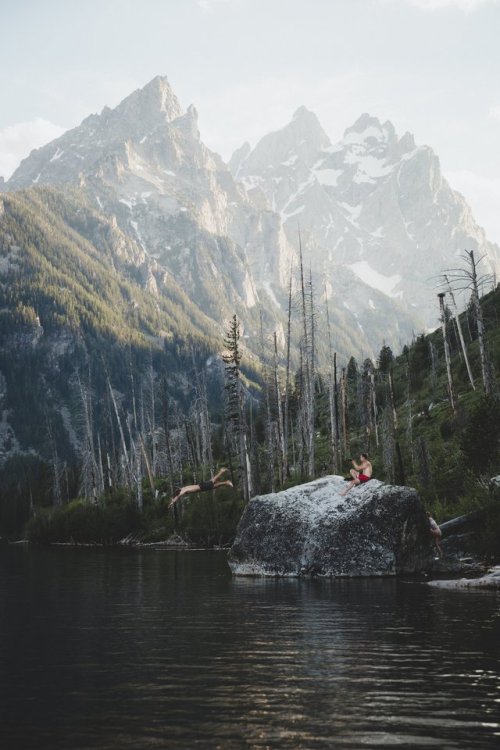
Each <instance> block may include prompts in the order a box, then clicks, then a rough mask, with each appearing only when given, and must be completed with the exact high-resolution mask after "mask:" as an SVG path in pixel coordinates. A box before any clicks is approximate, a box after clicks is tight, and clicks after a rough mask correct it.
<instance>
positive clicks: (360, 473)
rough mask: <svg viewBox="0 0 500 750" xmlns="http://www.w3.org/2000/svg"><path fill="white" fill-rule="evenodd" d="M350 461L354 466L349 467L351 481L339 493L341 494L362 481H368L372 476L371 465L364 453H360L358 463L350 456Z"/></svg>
mask: <svg viewBox="0 0 500 750" xmlns="http://www.w3.org/2000/svg"><path fill="white" fill-rule="evenodd" d="M351 463H352V465H353V466H354V469H351V477H352V481H351V482H350V484H349V485H348V486H347V487H346V489H345V490H344V492H341V493H340V494H341V495H347V493H348V492H349V490H352V488H353V487H355V486H356V485H358V484H363V482H368V481H369V480H370V479H371V478H372V474H373V466H372V465H371V463H370V461H369V460H368V456H367V455H366V453H362V454H361V455H360V457H359V464H357V463H356V461H355V460H354V459H353V458H351Z"/></svg>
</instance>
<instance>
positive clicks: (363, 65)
mask: <svg viewBox="0 0 500 750" xmlns="http://www.w3.org/2000/svg"><path fill="white" fill-rule="evenodd" d="M0 19H1V20H0V92H1V95H0V175H2V174H3V175H4V176H5V177H8V176H9V175H10V174H11V172H12V171H13V170H14V169H15V167H16V166H17V164H18V163H19V161H20V160H21V159H22V158H23V157H24V156H26V155H27V154H28V153H29V151H30V150H31V148H34V147H36V146H40V145H42V144H44V143H46V142H48V141H49V140H52V139H53V138H54V137H56V136H57V135H59V134H60V133H62V132H63V130H65V129H67V128H69V127H73V126H74V125H77V124H78V123H79V122H80V121H81V120H82V119H83V118H84V117H86V116H87V115H88V114H90V113H92V112H100V111H101V109H102V108H103V107H104V106H105V105H109V106H115V105H116V104H118V102H119V101H120V100H121V99H123V98H124V97H125V96H126V95H127V94H129V93H130V92H131V91H133V90H134V89H136V88H138V87H139V86H143V85H144V84H146V83H147V82H148V81H149V80H150V79H151V78H153V77H154V76H155V75H158V74H161V75H167V76H168V78H169V81H170V83H171V85H172V87H173V89H174V91H175V92H176V94H177V96H178V97H179V99H180V101H181V104H182V105H183V106H184V107H187V105H189V104H190V103H194V104H195V106H196V108H197V109H198V112H199V116H200V130H201V134H202V138H203V139H204V141H205V142H206V143H207V145H208V146H209V147H210V148H212V149H214V150H215V151H218V152H219V153H220V154H221V155H222V156H223V157H224V158H229V156H230V155H231V153H232V151H233V150H234V149H235V148H237V147H238V146H239V145H241V143H243V142H244V141H246V140H248V141H250V143H251V144H252V145H253V144H255V142H256V141H257V140H258V138H260V137H261V136H262V135H264V134H265V133H267V132H269V131H270V130H274V129H277V128H279V127H282V126H283V125H285V124H286V123H287V122H288V121H289V120H290V118H291V116H292V115H293V112H294V111H295V110H296V109H297V108H298V107H299V106H300V105H302V104H305V105H306V106H307V107H308V108H310V109H312V110H313V111H314V112H315V113H316V114H317V115H318V117H319V119H320V121H321V123H322V125H323V127H324V129H325V130H326V132H327V133H328V135H329V136H330V138H331V139H332V140H333V141H335V140H337V139H338V138H340V137H341V135H342V133H343V131H344V130H345V129H346V128H347V127H349V126H350V125H351V124H352V123H353V122H354V120H356V119H357V118H358V117H359V115H360V114H362V113H363V112H369V113H370V114H372V115H375V116H377V117H379V118H380V119H381V120H386V119H389V120H391V121H392V122H393V124H394V125H395V127H396V130H397V132H398V133H399V134H400V135H402V134H403V133H404V132H405V131H406V130H409V131H410V132H412V133H414V135H415V138H416V141H417V143H419V144H424V143H426V144H428V145H430V146H432V148H433V149H434V150H435V151H436V153H437V154H438V156H439V157H440V159H441V165H442V169H443V172H444V174H445V176H446V177H447V178H448V180H449V182H450V183H451V185H452V187H454V188H456V189H458V190H460V191H461V192H462V193H463V194H464V195H465V197H466V198H467V200H468V201H469V203H470V205H471V206H472V209H473V211H474V214H475V217H476V219H477V220H478V221H479V223H480V224H481V225H482V226H484V227H485V229H486V231H487V235H488V237H489V238H490V239H492V240H494V241H496V242H498V243H499V244H500V45H499V42H498V40H499V38H500V0H85V2H83V0H0Z"/></svg>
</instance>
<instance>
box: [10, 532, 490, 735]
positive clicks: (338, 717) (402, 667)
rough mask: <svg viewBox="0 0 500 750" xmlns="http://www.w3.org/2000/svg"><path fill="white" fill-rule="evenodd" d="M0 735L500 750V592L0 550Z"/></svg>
mask: <svg viewBox="0 0 500 750" xmlns="http://www.w3.org/2000/svg"><path fill="white" fill-rule="evenodd" d="M0 602H1V604H0V606H1V609H0V685H1V695H0V747H1V748H2V750H21V749H22V750H24V749H25V748H26V749H27V750H28V749H29V748H33V749H34V750H40V749H41V750H45V748H47V750H49V749H50V750H57V749H58V748H64V750H79V749H80V748H81V749H82V750H83V748H99V749H100V750H105V749H106V748H124V749H127V748H137V749H138V750H139V749H144V750H149V749H150V748H293V749H294V750H295V749H297V748H384V747H388V748H393V747H398V748H401V747H403V748H464V750H471V748H490V747H491V748H493V747H497V748H498V747H500V596H498V595H497V594H495V593H485V592H482V593H478V594H473V593H470V592H467V593H459V592H453V591H438V590H435V589H431V588H430V587H426V586H425V585H420V584H416V583H404V582H402V581H394V580H376V579H375V580H354V581H337V582H331V581H323V580H320V581H296V580H262V579H232V578H231V575H230V572H229V569H228V567H227V565H226V559H225V553H224V552H205V551H202V552H194V551H193V552H170V551H164V550H162V551H155V550H147V551H135V550H126V549H124V550H121V549H111V550H104V549H68V548H51V549H31V548H23V547H3V548H1V549H0Z"/></svg>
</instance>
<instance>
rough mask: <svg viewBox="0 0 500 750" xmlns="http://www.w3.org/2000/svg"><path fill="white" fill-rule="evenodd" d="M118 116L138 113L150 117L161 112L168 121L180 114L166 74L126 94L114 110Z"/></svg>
mask: <svg viewBox="0 0 500 750" xmlns="http://www.w3.org/2000/svg"><path fill="white" fill-rule="evenodd" d="M114 111H115V112H116V114H117V115H119V116H128V115H130V114H132V115H134V114H139V113H140V115H141V117H144V116H145V115H146V116H147V117H151V116H154V115H159V114H160V113H162V114H163V119H166V120H167V121H168V122H170V121H172V120H175V119H176V118H177V117H180V115H181V114H182V109H181V106H180V104H179V100H178V99H177V97H176V95H175V94H174V92H173V91H172V88H171V87H170V84H169V82H168V79H167V78H166V76H156V77H155V78H153V79H152V80H151V81H149V83H147V84H146V85H145V86H143V87H142V88H140V89H136V91H133V92H132V93H131V94H130V95H129V96H127V97H126V98H125V99H124V100H123V101H122V102H121V103H120V104H119V105H118V106H117V107H116V109H115V110H114Z"/></svg>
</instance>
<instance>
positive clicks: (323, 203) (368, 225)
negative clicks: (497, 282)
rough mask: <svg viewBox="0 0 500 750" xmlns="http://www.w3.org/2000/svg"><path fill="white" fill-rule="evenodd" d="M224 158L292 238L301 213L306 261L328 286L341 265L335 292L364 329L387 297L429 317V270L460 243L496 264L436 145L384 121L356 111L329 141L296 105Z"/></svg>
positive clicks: (498, 251) (450, 260)
mask: <svg viewBox="0 0 500 750" xmlns="http://www.w3.org/2000/svg"><path fill="white" fill-rule="evenodd" d="M230 168H231V170H232V172H233V174H234V175H235V177H236V179H237V180H239V181H240V182H241V183H242V184H243V185H244V186H245V188H246V190H247V192H248V195H249V197H250V198H251V199H252V200H253V201H254V203H255V205H258V206H260V207H264V206H266V205H267V206H269V207H270V208H271V209H272V210H274V211H276V212H277V213H279V214H280V217H281V219H282V221H283V226H284V229H285V233H286V234H287V236H288V238H289V240H290V242H291V243H292V244H295V243H296V241H297V223H298V222H300V227H301V231H302V244H303V246H304V247H305V248H306V250H307V252H308V253H309V254H310V256H311V257H312V266H313V268H314V269H317V270H318V271H319V270H320V269H321V273H323V274H324V275H325V276H326V278H327V280H328V281H331V283H332V285H333V286H335V279H336V277H337V275H338V270H337V269H339V268H340V269H343V271H344V279H343V283H342V289H343V290H344V291H345V289H346V285H348V288H349V294H348V295H345V294H344V295H343V296H344V298H346V296H347V299H348V301H349V305H350V307H351V311H355V312H356V314H357V316H358V319H359V320H358V322H359V324H360V325H362V326H363V328H364V329H365V331H366V332H367V333H368V332H369V331H370V328H371V326H370V320H369V319H370V315H372V316H373V314H374V312H375V314H376V315H377V316H378V315H379V314H382V313H385V314H387V313H388V310H389V308H390V303H391V302H392V305H393V308H394V309H396V306H397V305H398V303H399V304H402V307H403V308H404V309H405V310H408V309H410V310H411V311H412V314H413V317H414V320H415V322H416V323H417V325H419V326H421V325H422V323H424V324H426V325H435V319H436V311H435V309H434V308H433V307H432V305H429V299H431V298H432V297H433V293H434V289H433V286H432V283H431V282H430V281H429V277H430V276H433V275H438V274H439V273H442V272H443V270H444V269H446V268H450V267H455V266H456V265H457V259H456V255H457V254H459V253H460V252H462V251H463V250H464V248H467V249H468V250H474V251H475V252H476V253H477V255H478V257H479V256H481V257H483V256H484V261H483V263H484V270H485V272H490V273H498V272H499V270H500V248H498V246H497V245H494V244H492V243H489V242H488V241H487V239H486V237H485V234H484V231H483V230H482V229H481V228H480V227H479V226H478V225H477V224H476V222H475V221H474V218H473V216H472V214H471V210H470V208H469V206H468V205H467V203H466V201H465V200H464V198H463V196H462V195H460V193H457V192H456V191H454V190H453V189H452V188H451V187H450V185H448V183H447V182H446V180H445V179H444V177H443V175H442V173H441V167H440V163H439V159H438V157H437V156H436V154H435V153H434V152H433V150H432V149H431V148H430V147H429V146H419V145H417V144H416V143H415V141H414V138H413V136H412V135H411V134H410V133H405V134H404V135H403V136H401V137H399V136H398V135H397V133H396V131H395V129H394V126H393V125H392V123H390V122H381V121H380V120H378V119H377V118H376V117H372V116H370V115H368V114H364V115H362V116H361V117H360V118H359V119H358V120H357V121H356V122H355V123H354V124H353V125H352V126H351V127H349V128H347V130H346V131H345V133H344V136H343V138H342V139H341V140H340V141H339V142H338V143H336V144H332V143H330V140H329V138H328V136H327V135H326V133H325V131H324V130H323V129H322V127H321V125H320V123H319V122H318V120H317V118H316V116H315V115H314V114H313V113H312V112H309V111H308V110H307V109H306V108H305V107H301V108H300V109H298V110H297V112H296V113H295V115H294V117H293V119H292V121H291V122H290V123H289V124H288V125H286V126H285V127H284V128H282V129H281V130H279V131H277V132H275V133H270V134H268V135H266V136H264V137H263V138H262V139H261V141H260V142H259V143H258V144H257V145H256V146H255V148H254V149H253V150H252V149H248V148H246V149H239V150H238V151H237V152H236V153H235V154H234V155H233V157H232V159H231V161H230ZM429 269H432V271H431V272H430V273H429ZM349 275H350V276H351V277H352V279H354V280H355V283H354V282H353V281H351V284H349ZM431 287H432V289H431ZM333 291H334V292H335V291H336V290H335V289H334V290H333ZM332 296H333V297H335V293H334V294H333V295H332ZM363 300H365V304H364V305H363ZM368 300H371V305H369V307H367V304H368Z"/></svg>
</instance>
